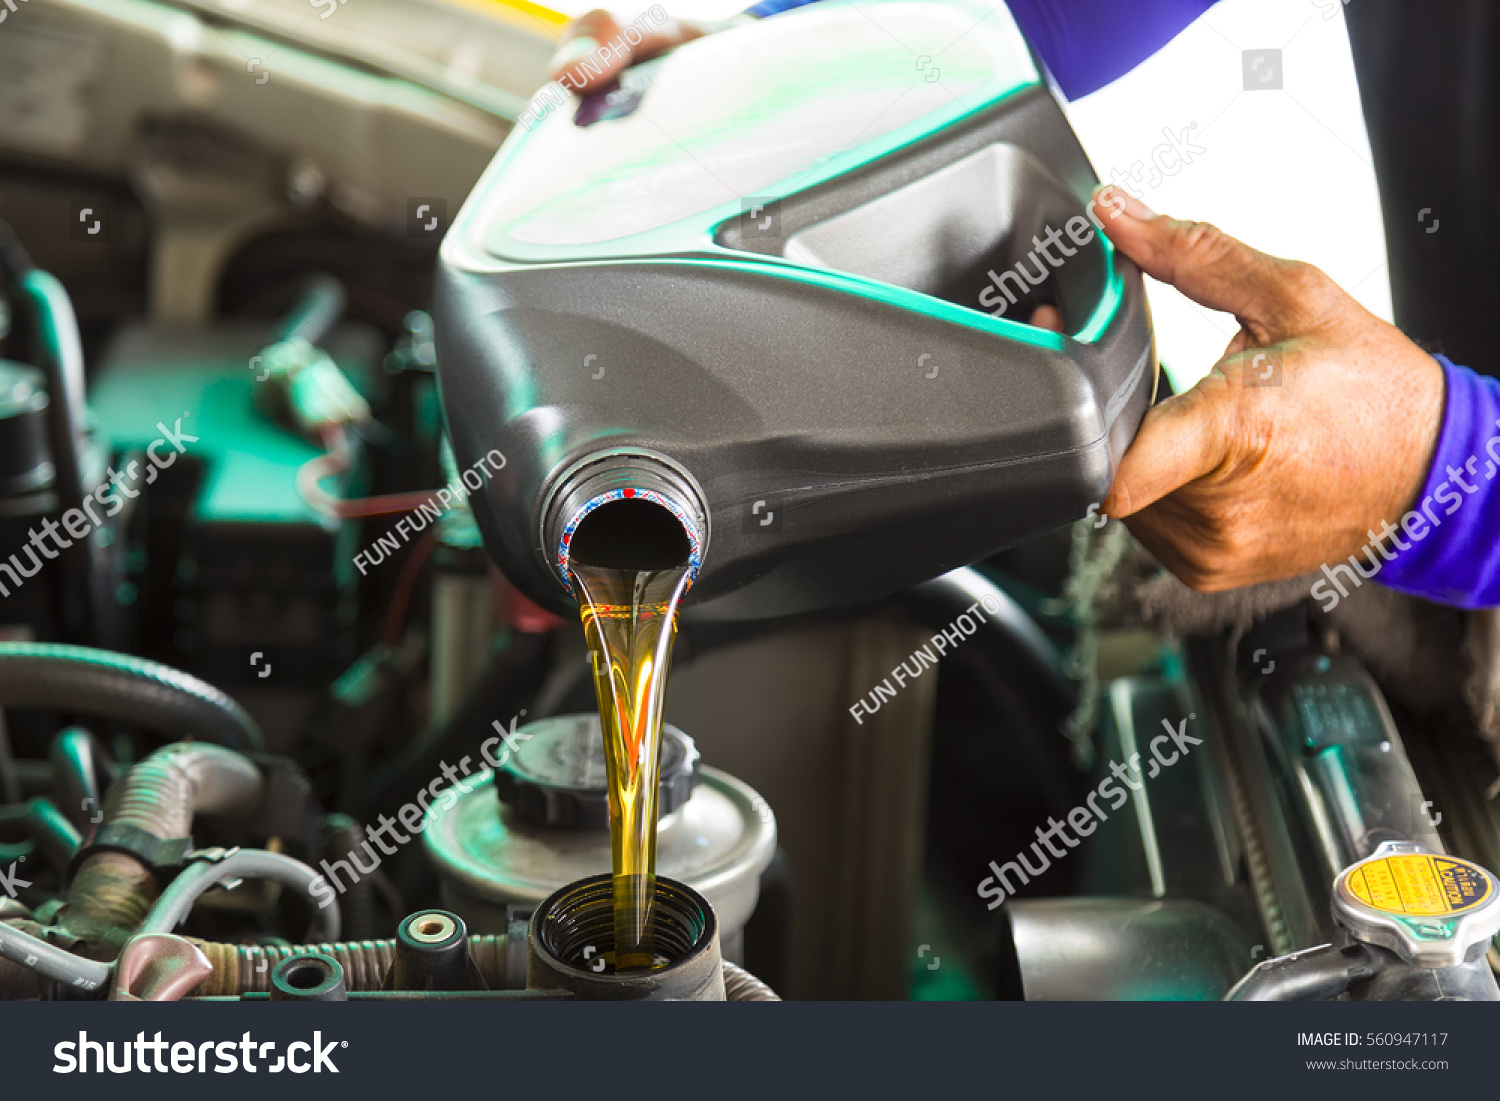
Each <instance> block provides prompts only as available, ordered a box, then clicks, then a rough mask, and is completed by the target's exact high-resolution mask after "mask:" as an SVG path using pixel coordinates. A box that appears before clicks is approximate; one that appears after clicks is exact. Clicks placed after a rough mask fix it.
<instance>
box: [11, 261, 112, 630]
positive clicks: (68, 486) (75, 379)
mask: <svg viewBox="0 0 1500 1101" xmlns="http://www.w3.org/2000/svg"><path fill="white" fill-rule="evenodd" d="M18 287H19V289H20V291H21V293H22V294H23V295H24V296H25V297H26V299H27V300H28V301H29V302H30V303H31V306H32V309H33V310H34V311H35V314H36V319H37V325H36V333H35V340H36V344H37V349H36V353H37V356H38V358H39V359H40V360H41V366H42V367H43V369H44V370H45V371H46V373H47V396H48V404H47V419H48V423H49V426H50V428H51V435H52V460H53V464H54V466H55V467H56V468H57V471H56V480H55V482H54V485H55V486H56V489H57V498H58V512H67V511H69V510H74V511H76V510H78V509H79V508H80V506H81V505H82V504H83V502H84V500H85V499H86V498H87V497H88V496H89V494H91V493H92V492H93V488H94V487H93V486H91V485H89V484H88V480H87V476H86V474H85V472H84V462H85V456H86V453H87V451H88V430H87V428H86V426H85V423H84V422H85V418H86V416H87V412H86V409H85V405H84V401H85V398H84V391H85V385H86V382H85V378H84V363H83V341H82V338H81V337H80V336H79V332H78V319H77V316H76V315H75V314H74V312H73V302H72V299H70V298H69V297H68V292H67V290H66V288H64V287H63V285H62V283H61V282H60V281H59V280H58V279H57V278H56V277H55V276H53V275H51V274H49V273H48V272H45V271H42V270H40V269H38V268H32V269H31V270H30V271H28V272H26V273H25V274H23V275H22V276H21V277H20V279H19V281H18ZM93 545H94V542H93V538H92V536H85V538H84V539H83V540H81V541H80V542H79V545H77V546H73V547H69V548H68V550H67V551H66V552H65V556H64V559H63V567H64V569H65V570H67V572H68V574H69V577H70V579H71V580H72V582H73V584H74V585H76V586H78V587H77V589H76V590H75V591H74V592H72V593H71V594H68V593H65V594H64V595H66V596H70V597H71V601H75V602H76V606H77V608H78V610H79V611H80V612H81V614H82V616H83V617H84V618H83V621H82V622H81V623H80V624H78V628H79V630H80V633H79V634H78V635H76V636H72V637H78V638H81V639H83V640H84V641H86V642H102V641H104V639H103V638H102V637H101V631H102V629H103V624H104V621H105V619H106V617H107V616H108V614H109V609H108V606H107V605H106V599H107V597H106V592H105V586H104V576H103V574H102V573H101V572H100V571H99V570H98V569H96V568H95V566H94V562H93V558H92V556H91V554H90V547H91V546H93Z"/></svg>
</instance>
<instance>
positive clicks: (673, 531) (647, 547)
mask: <svg viewBox="0 0 1500 1101" xmlns="http://www.w3.org/2000/svg"><path fill="white" fill-rule="evenodd" d="M708 534H709V524H708V507H707V505H706V504H705V503H704V497H703V492H702V491H701V490H700V489H699V488H698V485H697V483H696V482H694V481H693V479H692V476H691V475H689V474H688V473H687V472H686V471H685V470H682V469H681V468H680V467H678V466H677V465H676V464H675V463H673V462H671V461H670V460H669V459H666V458H665V457H664V456H660V455H655V454H652V453H650V452H646V451H640V450H636V449H628V448H618V449H611V450H608V451H599V452H595V453H594V454H592V455H589V456H587V457H585V458H583V459H580V460H579V461H578V462H576V463H574V464H573V465H572V466H570V467H569V468H568V469H567V470H565V471H564V472H563V474H562V475H561V476H560V477H559V478H558V479H557V480H556V481H555V483H554V485H553V488H552V490H551V491H550V492H549V493H548V495H547V500H546V504H545V506H544V507H543V509H542V530H541V540H542V546H543V548H545V549H546V550H547V551H548V553H549V554H550V556H551V557H550V564H551V566H552V569H553V571H554V572H555V573H556V575H557V577H558V579H559V580H560V581H561V582H562V584H563V587H564V588H565V589H567V590H568V593H569V595H576V594H574V593H573V584H572V580H573V579H572V563H573V562H574V561H577V562H579V563H587V564H588V565H592V566H603V567H607V568H613V569H634V570H665V569H672V568H674V567H677V566H682V565H684V564H685V565H686V566H687V571H688V581H687V584H688V586H689V587H691V586H692V584H693V581H694V580H695V579H696V578H697V576H698V571H699V569H700V568H701V567H702V565H703V555H704V551H705V550H706V549H707V546H708Z"/></svg>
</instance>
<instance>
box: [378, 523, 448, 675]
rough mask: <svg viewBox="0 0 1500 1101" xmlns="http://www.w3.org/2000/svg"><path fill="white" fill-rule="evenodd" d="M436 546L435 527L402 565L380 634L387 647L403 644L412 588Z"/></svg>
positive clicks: (414, 586)
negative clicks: (402, 632) (402, 636)
mask: <svg viewBox="0 0 1500 1101" xmlns="http://www.w3.org/2000/svg"><path fill="white" fill-rule="evenodd" d="M436 546H437V529H436V528H433V529H432V530H431V531H429V532H428V533H427V534H426V535H424V536H422V538H421V540H420V541H419V542H418V543H417V545H416V546H415V547H413V548H412V551H411V554H409V555H407V556H406V561H405V563H403V564H402V566H401V576H400V577H398V578H397V579H396V589H395V591H394V592H392V593H391V606H390V610H389V611H387V612H386V615H385V629H384V630H383V631H382V632H381V636H380V641H381V642H382V643H384V644H385V646H386V647H387V649H392V650H394V649H395V648H396V647H397V646H399V645H400V644H401V629H402V628H403V627H404V626H405V623H406V606H407V605H408V604H410V603H411V594H412V590H414V589H415V588H416V587H417V578H418V577H420V576H421V574H422V567H423V566H424V565H425V564H426V562H427V559H428V558H429V557H430V556H431V554H432V549H433V548H434V547H436Z"/></svg>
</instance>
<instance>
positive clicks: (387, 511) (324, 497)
mask: <svg viewBox="0 0 1500 1101" xmlns="http://www.w3.org/2000/svg"><path fill="white" fill-rule="evenodd" d="M323 446H324V447H325V448H326V449H327V450H326V452H325V453H324V454H322V455H319V456H317V457H316V458H312V459H309V460H307V462H305V463H303V464H302V466H301V467H299V468H298V470H297V492H298V493H300V494H301V495H302V499H303V500H304V501H306V502H307V503H308V504H309V505H311V506H312V507H313V508H314V509H316V510H317V511H318V512H320V513H322V514H323V515H324V516H331V517H333V518H334V519H335V520H359V519H363V518H365V517H369V516H390V515H392V514H394V513H397V512H410V511H412V509H416V508H421V507H422V506H423V505H425V504H428V503H429V502H431V501H432V499H433V497H434V496H435V495H436V494H437V492H438V491H437V490H435V489H427V490H421V491H418V492H414V493H392V494H388V495H386V496H384V497H334V496H333V495H332V494H329V493H325V492H324V491H323V487H322V486H321V485H319V484H318V483H320V482H321V481H322V480H323V479H324V478H331V477H333V476H334V475H336V474H342V473H344V471H346V470H348V469H349V443H348V440H347V439H346V438H345V436H344V430H343V429H342V428H337V427H329V428H327V429H325V430H324V432H323Z"/></svg>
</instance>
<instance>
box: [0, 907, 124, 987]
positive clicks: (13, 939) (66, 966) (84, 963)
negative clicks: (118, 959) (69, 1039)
mask: <svg viewBox="0 0 1500 1101" xmlns="http://www.w3.org/2000/svg"><path fill="white" fill-rule="evenodd" d="M0 956H4V957H5V958H6V959H10V960H15V961H16V962H17V963H20V964H22V965H24V966H26V967H29V968H30V969H31V970H33V971H35V972H37V973H38V974H41V975H46V976H47V977H48V978H49V979H55V980H56V981H58V982H60V983H62V984H64V985H65V986H76V987H78V988H79V989H80V990H96V989H99V988H100V987H104V986H107V985H108V983H109V964H107V963H99V962H97V961H95V960H88V959H84V958H83V957H82V956H75V955H73V953H71V952H67V951H64V950H63V949H61V948H59V947H57V945H55V944H48V943H47V942H46V941H44V940H42V939H41V938H40V937H34V936H32V935H31V934H30V933H27V932H23V931H22V930H20V929H18V928H16V926H14V925H11V924H8V923H6V922H3V921H0Z"/></svg>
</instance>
